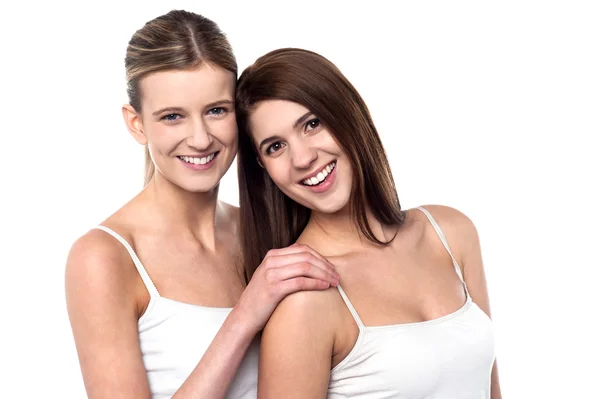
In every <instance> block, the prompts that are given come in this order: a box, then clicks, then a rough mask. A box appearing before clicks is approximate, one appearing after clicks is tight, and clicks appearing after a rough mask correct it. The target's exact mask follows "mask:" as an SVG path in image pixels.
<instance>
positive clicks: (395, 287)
mask: <svg viewBox="0 0 600 399" xmlns="http://www.w3.org/2000/svg"><path fill="white" fill-rule="evenodd" d="M308 112H309V111H308V110H307V109H306V108H305V107H303V106H301V105H299V104H295V103H292V102H288V101H283V100H269V101H264V102H261V103H259V104H257V105H256V107H255V108H254V110H253V112H252V114H251V115H250V127H251V134H252V138H253V140H254V142H255V144H256V145H257V147H258V150H259V154H260V155H259V161H260V163H261V164H262V165H263V167H264V168H266V170H267V172H268V173H269V175H270V176H271V178H272V179H273V181H274V182H275V184H276V185H277V186H278V187H279V188H280V189H281V190H282V191H283V192H284V193H285V194H287V195H288V196H290V197H291V198H292V199H293V200H295V201H297V202H298V203H301V204H303V205H305V206H307V207H309V208H311V209H312V216H311V219H310V221H309V223H308V225H307V227H306V229H305V230H304V231H303V233H302V235H301V236H300V238H299V239H298V243H303V244H306V245H309V246H311V247H313V248H314V249H316V250H317V251H318V252H320V253H322V254H323V255H325V256H326V257H327V258H328V259H329V260H330V261H331V262H332V263H334V264H335V265H336V270H337V271H338V272H339V273H340V275H341V280H340V283H341V284H342V285H343V287H344V291H345V292H346V293H347V295H348V296H349V298H351V300H352V303H353V305H354V307H355V308H356V310H357V312H358V314H359V315H360V317H361V319H362V320H363V322H364V324H365V325H367V326H378V325H390V324H400V323H413V322H421V321H425V320H432V319H436V318H439V317H442V316H445V315H447V314H450V313H452V312H455V311H456V310H458V309H459V308H461V307H462V306H463V304H464V303H465V301H466V294H465V292H464V290H463V287H462V284H461V281H460V278H459V276H458V275H457V274H456V272H455V270H454V267H453V264H452V261H451V258H450V256H449V255H448V253H447V251H446V250H445V248H444V247H443V245H442V243H441V241H440V239H439V237H438V236H437V234H436V232H435V230H434V229H433V227H432V226H431V224H430V223H429V221H428V220H427V218H426V217H425V215H423V214H422V213H421V212H420V211H418V210H409V211H408V212H407V218H406V222H405V224H403V225H402V226H401V227H400V228H398V227H397V226H385V225H383V224H381V223H379V222H378V221H377V220H376V219H375V217H373V215H372V213H370V212H368V219H369V224H370V227H371V228H372V230H373V232H374V233H375V235H376V236H377V238H379V239H380V240H386V241H389V240H392V239H393V241H392V242H391V244H390V245H388V246H386V247H380V246H378V245H375V244H373V243H372V242H370V241H368V240H367V239H366V238H365V237H364V236H362V235H361V233H360V232H359V231H358V229H357V226H356V225H355V223H354V222H353V221H352V219H351V218H350V215H349V213H348V201H349V199H350V191H351V187H352V172H351V169H350V165H349V163H348V160H347V156H346V154H345V153H344V152H343V151H342V150H341V148H340V147H339V146H338V145H337V143H336V142H335V140H334V139H333V137H332V135H331V134H330V133H329V132H328V130H327V128H326V127H325V126H323V125H321V124H320V123H319V121H318V120H316V121H315V120H314V116H309V117H308V118H307V119H304V120H302V121H303V122H302V123H301V124H299V125H298V124H296V122H297V121H298V120H299V119H300V118H301V117H302V116H304V115H306V114H307V113H308ZM309 115H310V114H309ZM261 143H264V145H261ZM332 161H335V162H336V167H335V168H336V175H335V181H334V182H333V183H331V184H330V188H329V189H328V190H327V191H326V192H323V193H315V192H314V191H313V190H311V189H309V188H307V187H306V186H304V185H303V184H302V181H303V180H305V178H306V176H311V175H314V174H315V172H316V171H319V170H321V169H322V166H323V165H327V164H329V163H331V162H332ZM426 209H428V210H429V211H430V212H431V213H432V215H433V216H434V218H435V219H436V220H437V221H438V223H439V224H440V226H441V228H442V230H443V231H444V234H445V235H446V238H447V240H448V242H449V245H450V247H451V248H452V251H453V254H454V256H455V258H456V260H457V262H458V263H459V265H460V267H461V270H462V272H463V276H464V278H465V282H466V284H467V287H468V290H469V293H470V294H471V297H472V299H473V301H474V302H475V303H476V304H477V305H478V306H479V307H480V308H481V309H482V310H483V311H484V312H485V313H486V314H488V316H489V315H490V305H489V299H488V292H487V285H486V280H485V274H484V268H483V262H482V257H481V250H480V245H479V238H478V234H477V231H476V229H475V226H474V225H473V223H472V222H471V220H470V219H469V218H468V217H467V216H466V215H464V214H462V213H461V212H460V211H458V210H456V209H453V208H449V207H445V206H436V205H431V206H427V207H426ZM394 235H395V238H394ZM366 264H368V267H364V266H365V265H366ZM381 276H385V278H381ZM357 337H358V327H357V325H356V322H355V321H354V319H353V318H352V315H351V314H350V312H349V310H348V308H347V307H346V305H345V303H344V302H343V300H342V298H341V296H340V295H339V293H338V291H337V290H335V289H329V290H325V291H320V292H301V293H297V294H293V295H290V296H288V297H287V298H285V299H284V300H283V301H282V302H281V304H280V305H279V306H278V308H277V309H276V311H275V312H274V314H273V316H272V317H271V319H270V320H269V322H268V324H267V326H266V328H265V330H264V333H263V337H262V346H261V354H260V367H259V395H258V396H259V398H319V397H321V398H324V397H326V394H327V388H328V384H329V377H330V372H331V369H332V368H333V367H335V366H336V365H337V364H339V363H340V362H341V361H342V360H343V359H344V358H345V357H346V356H347V355H348V354H349V352H350V350H351V349H352V347H353V346H354V344H355V342H356V339H357ZM491 397H492V399H500V398H501V393H500V387H499V382H498V375H497V367H496V365H495V364H494V367H493V371H492V379H491Z"/></svg>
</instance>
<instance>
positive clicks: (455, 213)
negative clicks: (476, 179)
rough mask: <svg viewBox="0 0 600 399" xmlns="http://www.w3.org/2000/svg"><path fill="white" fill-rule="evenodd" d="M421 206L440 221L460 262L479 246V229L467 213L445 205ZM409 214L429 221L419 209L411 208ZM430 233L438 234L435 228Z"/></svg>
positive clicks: (439, 223)
mask: <svg viewBox="0 0 600 399" xmlns="http://www.w3.org/2000/svg"><path fill="white" fill-rule="evenodd" d="M421 208H423V209H425V210H427V211H428V212H429V213H430V214H431V216H432V217H433V218H434V219H435V221H436V222H437V223H438V225H439V226H440V228H441V230H442V232H443V233H444V236H445V237H446V239H447V241H448V245H449V246H450V248H451V249H452V252H453V254H454V255H455V257H457V258H458V259H457V260H459V263H461V262H460V259H463V258H464V256H465V255H466V254H468V253H470V252H471V251H472V250H473V249H475V248H474V247H477V249H478V248H479V236H478V233H477V229H476V227H475V224H474V223H473V221H472V220H471V219H470V218H469V217H468V216H467V215H466V214H464V213H463V212H461V211H459V210H458V209H456V208H452V207H450V206H445V205H423V206H421ZM409 214H412V215H413V216H414V217H416V218H420V219H422V220H424V221H425V222H427V220H426V216H425V215H423V214H422V213H421V212H420V211H419V210H418V209H412V210H410V211H409ZM419 214H421V215H419ZM429 234H430V235H432V236H433V235H436V236H437V234H436V233H435V231H433V230H430V233H429ZM436 239H437V238H436Z"/></svg>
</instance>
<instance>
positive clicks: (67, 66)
mask: <svg viewBox="0 0 600 399" xmlns="http://www.w3.org/2000/svg"><path fill="white" fill-rule="evenodd" d="M102 3H103V2H77V3H75V2H73V4H72V5H68V4H64V2H63V3H61V2H58V3H57V2H41V1H40V2H38V3H31V2H26V1H23V2H21V3H20V5H19V6H18V9H17V8H16V7H17V6H15V5H14V4H13V5H6V4H5V3H3V4H4V5H2V6H0V7H1V8H0V14H1V15H2V24H0V30H1V31H0V41H1V48H0V54H1V55H0V56H1V62H0V68H1V73H0V79H1V81H0V83H1V85H0V96H1V97H0V100H1V104H0V105H1V109H2V119H1V122H0V133H1V135H0V149H1V150H0V151H1V154H2V155H1V157H0V166H1V168H0V173H1V176H0V178H1V180H0V181H1V182H2V184H1V187H2V188H1V190H2V195H1V197H0V198H1V201H2V206H1V207H0V229H1V231H0V232H1V234H2V239H1V241H0V245H1V252H0V253H1V258H0V265H1V267H2V269H1V270H2V274H1V275H0V278H1V279H2V280H1V281H0V296H1V298H0V299H1V301H0V307H1V308H0V310H1V313H2V314H1V318H0V337H1V338H0V367H1V369H2V371H0V372H1V374H0V396H2V397H11V398H41V397H52V398H54V397H57V398H58V397H60V398H81V397H84V396H85V392H84V389H83V384H82V381H81V376H80V372H79V367H78V362H77V357H76V353H75V349H74V344H73V340H72V336H71V331H70V327H69V323H68V318H67V313H66V310H65V300H64V282H63V279H64V264H65V259H66V256H67V252H68V250H69V248H70V245H71V244H72V242H73V241H74V240H75V239H76V238H77V237H78V236H80V235H81V234H83V233H84V232H86V231H87V230H88V229H89V228H91V227H92V226H94V225H96V224H97V223H99V222H100V221H101V220H103V219H104V218H105V217H107V216H108V215H109V214H111V213H112V212H113V211H115V210H116V209H117V208H118V207H120V206H121V205H122V204H123V203H124V202H126V201H127V200H128V199H130V198H131V197H132V196H133V195H135V194H136V193H137V192H138V191H139V190H140V189H141V187H142V180H143V156H142V154H143V152H142V148H141V147H140V146H138V145H137V144H136V143H135V142H134V140H133V139H132V138H131V137H130V136H129V135H128V133H127V131H126V130H125V127H124V124H123V122H122V119H121V111H120V108H121V105H122V103H124V102H125V101H126V96H125V80H124V66H123V58H124V55H125V48H126V45H127V42H128V40H129V38H130V36H131V35H132V34H133V33H134V31H135V30H137V29H138V28H140V27H141V26H142V25H143V23H144V22H146V21H147V20H149V19H152V18H154V17H156V16H158V15H159V14H162V13H165V12H167V11H169V10H171V9H173V8H184V9H188V10H190V11H195V12H198V13H201V14H204V15H206V16H207V17H209V18H212V19H214V20H215V21H216V22H217V23H218V24H219V25H220V26H221V28H222V29H223V30H224V31H225V32H226V33H227V34H228V37H229V39H230V40H231V43H232V45H233V47H234V51H235V53H236V55H237V57H238V63H239V66H240V70H242V69H243V68H244V67H246V66H247V65H248V64H250V63H251V62H252V61H254V59H256V58H257V57H258V56H260V55H262V54H263V53H265V52H267V51H269V50H272V49H275V48H278V47H290V46H295V47H304V48H308V49H311V50H314V51H317V52H320V53H322V54H323V55H325V56H326V57H328V58H329V59H330V60H332V61H333V62H334V63H336V64H337V65H338V66H339V68H340V69H341V70H342V72H344V73H345V74H346V76H347V77H348V78H349V79H350V80H351V81H352V82H353V83H354V85H355V86H356V87H357V89H358V90H359V91H360V93H361V94H362V95H363V97H364V99H365V100H366V102H367V104H368V105H369V107H370V109H371V111H372V114H373V117H374V119H375V122H376V125H377V126H378V129H379V132H380V134H381V136H382V139H383V141H384V144H385V146H386V149H387V153H388V156H389V159H390V162H391V165H392V168H393V172H394V175H395V179H396V185H397V187H398V191H399V193H400V199H401V203H402V205H403V206H404V207H406V208H408V207H414V206H418V205H421V204H432V203H436V204H445V205H450V206H453V207H455V208H458V209H460V210H461V211H463V212H464V213H466V214H467V215H468V216H470V217H471V219H472V220H473V221H474V222H475V224H476V226H477V227H478V229H479V232H480V236H481V241H482V248H483V254H484V261H485V266H486V271H487V276H488V283H489V290H490V295H491V301H492V311H493V319H494V321H495V326H496V332H497V353H498V361H499V366H500V377H501V385H502V388H503V391H504V396H505V398H583V397H585V398H589V397H597V396H595V395H597V391H596V388H597V382H596V380H597V378H598V375H599V372H600V367H599V366H598V363H597V359H598V357H599V356H600V350H599V344H598V337H600V333H599V331H598V328H597V327H594V325H596V324H597V323H596V320H595V319H597V318H598V314H599V312H598V308H599V305H600V300H599V296H598V281H599V280H598V270H599V268H600V260H599V258H600V257H599V256H598V243H597V241H598V239H599V238H600V234H599V233H598V226H599V223H600V212H599V210H598V203H599V200H600V196H599V194H598V181H599V180H600V179H599V178H598V174H599V171H600V161H599V160H598V159H599V157H598V152H599V149H600V145H599V144H597V142H598V136H599V133H600V127H599V126H600V111H599V110H600V108H599V106H600V22H599V21H600V13H599V7H598V6H597V5H596V4H595V2H587V3H585V2H580V1H563V2H557V1H543V2H542V1H540V2H532V1H502V2H484V1H444V2H441V1H427V2H425V1H423V2H410V3H409V2H394V3H398V4H397V5H396V9H395V10H392V9H391V8H390V7H391V6H390V5H389V4H392V2H389V3H388V2H384V1H373V0H372V1H368V2H356V3H355V2H333V1H318V2H310V1H303V2H294V3H292V2H281V5H277V4H276V3H273V4H268V3H266V2H261V1H248V2H241V1H240V2H235V1H210V2H209V1H189V2H183V1H172V2H166V1H165V2H156V3H151V2H148V1H139V2H129V1H120V2H119V3H118V4H117V3H115V4H114V5H111V6H109V5H103V4H102ZM221 196H222V198H223V199H224V200H227V201H229V202H231V203H235V204H237V186H236V174H235V168H232V169H231V170H230V172H229V173H228V174H227V175H226V177H225V179H224V180H223V183H222V191H221Z"/></svg>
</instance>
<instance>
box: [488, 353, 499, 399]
mask: <svg viewBox="0 0 600 399" xmlns="http://www.w3.org/2000/svg"><path fill="white" fill-rule="evenodd" d="M490 394H491V395H490V398H491V399H502V393H500V382H499V378H498V364H497V362H494V367H492V387H491V393H490Z"/></svg>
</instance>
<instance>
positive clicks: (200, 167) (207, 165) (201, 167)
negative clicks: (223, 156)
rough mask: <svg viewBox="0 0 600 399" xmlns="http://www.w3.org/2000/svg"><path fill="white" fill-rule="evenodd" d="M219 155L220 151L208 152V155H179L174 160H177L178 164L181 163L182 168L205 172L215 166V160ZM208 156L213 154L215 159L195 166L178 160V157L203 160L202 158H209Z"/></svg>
mask: <svg viewBox="0 0 600 399" xmlns="http://www.w3.org/2000/svg"><path fill="white" fill-rule="evenodd" d="M220 153H221V152H220V151H213V152H209V153H206V154H203V155H179V156H177V157H176V158H177V159H178V160H179V162H181V163H182V164H183V166H185V167H186V168H188V169H192V170H206V169H210V168H211V167H212V166H213V165H214V164H215V160H216V159H217V158H218V157H219V154H220ZM210 154H215V157H214V158H213V159H211V160H210V161H209V162H207V163H205V164H197V165H196V164H195V163H189V162H186V161H184V160H183V159H181V158H179V157H180V156H181V157H192V158H203V157H207V156H209V155H210Z"/></svg>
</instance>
